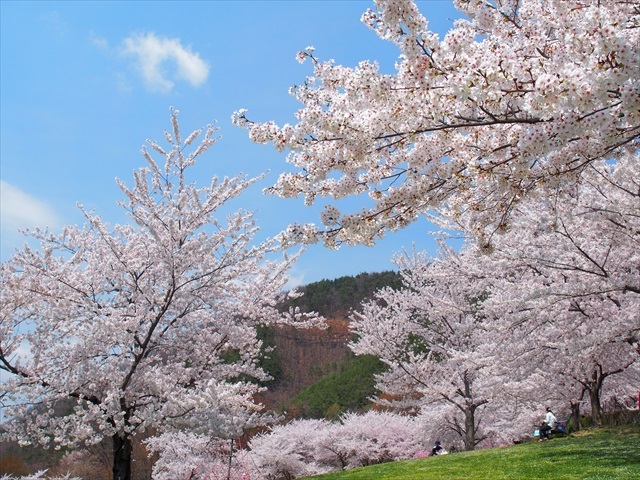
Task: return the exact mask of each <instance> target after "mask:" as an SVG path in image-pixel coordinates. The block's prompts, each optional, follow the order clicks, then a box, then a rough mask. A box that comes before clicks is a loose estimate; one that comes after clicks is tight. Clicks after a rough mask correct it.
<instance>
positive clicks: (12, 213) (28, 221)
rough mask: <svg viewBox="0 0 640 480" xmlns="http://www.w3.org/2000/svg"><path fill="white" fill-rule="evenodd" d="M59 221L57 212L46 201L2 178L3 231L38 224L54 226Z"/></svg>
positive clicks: (0, 218) (0, 217) (0, 222)
mask: <svg viewBox="0 0 640 480" xmlns="http://www.w3.org/2000/svg"><path fill="white" fill-rule="evenodd" d="M57 223H58V219H57V216H56V214H55V212H54V211H53V209H52V208H51V207H49V206H48V205H47V204H46V203H44V202H42V201H41V200H38V199H37V198H35V197H32V196H31V195H29V194H27V193H25V192H23V191H22V190H20V189H19V188H17V187H15V186H13V185H11V184H10V183H7V182H5V181H4V180H0V225H1V227H2V231H3V232H7V233H11V232H15V231H16V230H17V229H19V228H27V227H36V226H39V227H51V228H53V227H55V226H56V225H57Z"/></svg>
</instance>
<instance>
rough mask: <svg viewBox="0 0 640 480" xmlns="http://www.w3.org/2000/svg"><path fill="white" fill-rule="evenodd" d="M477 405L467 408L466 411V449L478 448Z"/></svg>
mask: <svg viewBox="0 0 640 480" xmlns="http://www.w3.org/2000/svg"><path fill="white" fill-rule="evenodd" d="M475 410H476V408H475V405H474V406H471V407H469V408H467V410H466V411H465V412H464V427H465V430H466V435H465V439H464V448H465V450H475V448H476V415H475Z"/></svg>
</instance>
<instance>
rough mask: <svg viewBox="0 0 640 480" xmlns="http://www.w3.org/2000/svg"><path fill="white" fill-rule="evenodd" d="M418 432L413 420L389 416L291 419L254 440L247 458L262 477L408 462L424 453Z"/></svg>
mask: <svg viewBox="0 0 640 480" xmlns="http://www.w3.org/2000/svg"><path fill="white" fill-rule="evenodd" d="M421 433H422V432H421V428H420V426H419V424H418V422H417V420H416V419H415V418H414V417H410V416H407V415H399V414H397V413H392V412H378V411H369V412H367V413H365V414H357V413H348V414H346V415H344V416H342V417H341V418H340V419H339V421H335V422H330V421H327V420H309V419H302V420H293V421H291V422H289V423H287V424H284V425H277V426H275V427H273V428H272V429H271V430H270V431H269V432H265V433H263V434H260V435H258V436H256V437H254V438H253V439H252V440H251V442H250V448H251V458H252V459H253V461H254V462H255V465H256V467H257V471H258V472H260V474H261V475H262V476H263V477H264V478H266V479H277V478H296V477H300V476H308V475H318V474H321V473H326V472H331V471H339V470H345V469H349V468H355V467H361V466H365V465H372V464H377V463H382V462H390V461H394V460H402V459H407V458H412V457H413V456H414V455H415V454H416V453H418V452H420V451H424V448H425V447H424V442H423V438H422V435H421ZM260 478H262V477H260Z"/></svg>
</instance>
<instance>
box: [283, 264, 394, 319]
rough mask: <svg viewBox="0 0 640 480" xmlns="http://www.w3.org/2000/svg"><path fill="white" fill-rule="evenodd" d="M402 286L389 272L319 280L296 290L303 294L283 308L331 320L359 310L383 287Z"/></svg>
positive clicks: (392, 273)
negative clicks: (309, 312) (290, 307)
mask: <svg viewBox="0 0 640 480" xmlns="http://www.w3.org/2000/svg"><path fill="white" fill-rule="evenodd" d="M401 285H402V280H401V277H400V274H399V273H398V272H394V271H391V270H389V271H384V272H376V273H360V274H358V275H356V276H355V277H353V276H346V277H340V278H336V279H335V280H320V281H319V282H314V283H310V284H309V285H305V286H302V287H299V288H298V290H299V291H300V292H303V293H304V295H303V296H302V297H300V298H297V299H295V300H293V301H291V302H289V303H288V304H287V305H286V306H287V307H288V306H295V307H300V309H301V310H303V311H315V312H318V313H320V314H321V315H324V316H325V317H331V316H333V315H336V314H340V313H347V312H350V311H351V310H353V309H357V308H359V306H360V303H361V302H362V301H363V300H365V299H369V298H372V297H373V293H374V292H375V291H376V290H378V289H380V288H382V287H387V286H388V287H391V288H400V287H401Z"/></svg>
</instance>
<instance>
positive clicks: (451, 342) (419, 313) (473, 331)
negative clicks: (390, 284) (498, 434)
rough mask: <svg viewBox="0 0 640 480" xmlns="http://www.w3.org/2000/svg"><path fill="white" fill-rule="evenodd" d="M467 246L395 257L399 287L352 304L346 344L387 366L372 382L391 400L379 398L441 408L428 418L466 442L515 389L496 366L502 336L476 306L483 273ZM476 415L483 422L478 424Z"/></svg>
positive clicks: (500, 412)
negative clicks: (356, 308)
mask: <svg viewBox="0 0 640 480" xmlns="http://www.w3.org/2000/svg"><path fill="white" fill-rule="evenodd" d="M473 253H474V252H473V250H471V249H469V250H466V251H463V252H462V253H460V254H456V253H455V252H454V251H453V250H452V249H449V248H446V247H445V246H444V244H442V253H441V256H440V257H439V258H437V259H431V258H429V257H428V255H427V254H426V253H424V252H417V253H414V254H413V255H406V256H400V257H398V258H396V264H397V265H398V267H399V269H400V271H401V272H402V275H403V283H404V286H403V288H402V289H400V290H393V289H390V288H385V289H382V290H380V291H379V292H377V293H376V295H375V299H374V300H372V301H370V302H367V303H364V304H363V306H362V309H361V310H360V311H358V312H355V314H354V317H353V321H352V324H351V326H352V329H353V331H354V333H355V334H356V336H357V340H356V341H355V342H353V343H352V344H351V345H350V346H351V349H352V350H353V351H354V352H355V353H356V354H374V355H378V356H379V357H380V359H381V360H382V361H383V362H385V363H386V364H387V365H388V366H389V370H388V371H387V372H385V373H382V374H380V375H378V377H377V380H378V383H377V387H378V388H379V389H380V390H381V391H382V392H384V393H386V394H387V395H388V396H390V398H391V400H390V401H389V400H385V399H383V398H379V399H378V400H377V401H378V403H380V404H381V405H388V406H393V407H396V408H403V409H409V410H410V411H411V410H413V411H415V412H421V411H422V412H426V411H438V412H440V414H439V418H434V419H433V420H434V421H436V422H437V423H439V424H440V425H442V424H446V425H447V426H448V427H449V428H450V429H452V430H453V431H455V432H456V433H457V434H458V435H459V437H460V438H461V439H462V440H463V443H464V448H465V449H467V450H472V449H474V448H475V447H476V445H478V444H479V443H480V442H481V441H482V440H484V439H485V438H486V435H487V433H488V431H490V427H491V424H493V423H495V421H496V419H497V418H499V417H502V418H506V417H507V413H506V412H505V408H507V402H505V401H504V400H505V399H509V398H512V397H513V396H514V395H516V393H515V392H508V388H507V387H508V385H507V384H505V381H504V377H503V376H501V374H500V371H499V368H497V367H499V365H497V366H496V363H497V350H498V349H499V342H500V341H501V339H499V338H497V337H496V336H495V334H494V330H493V328H492V324H491V321H490V319H487V318H485V317H484V315H483V314H482V311H481V303H482V301H483V299H484V298H485V297H486V296H487V295H488V294H489V291H488V290H487V285H488V284H487V282H486V281H485V278H484V277H486V276H487V275H486V273H485V272H484V271H483V270H481V269H477V268H475V266H476V263H475V258H474V255H473ZM496 399H502V400H499V401H496ZM488 404H491V407H490V408H487V406H488ZM443 406H446V407H448V408H446V409H443ZM483 419H484V423H485V424H488V427H489V430H487V429H486V428H484V427H481V423H482V421H483ZM503 428H507V427H506V426H504V427H503ZM509 433H511V429H509Z"/></svg>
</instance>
